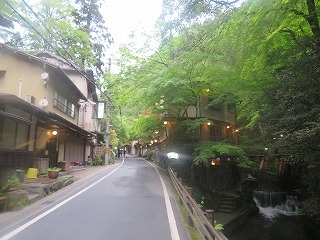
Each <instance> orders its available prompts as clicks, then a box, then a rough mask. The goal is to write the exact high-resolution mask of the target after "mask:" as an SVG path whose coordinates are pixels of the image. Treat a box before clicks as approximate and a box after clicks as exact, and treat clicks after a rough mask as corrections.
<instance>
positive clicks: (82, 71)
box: [4, 0, 112, 102]
mask: <svg viewBox="0 0 320 240" xmlns="http://www.w3.org/2000/svg"><path fill="white" fill-rule="evenodd" d="M22 1H23V3H24V4H25V5H26V6H27V7H28V9H29V10H30V11H31V12H32V13H33V15H34V16H35V17H36V18H37V19H38V20H39V22H40V23H41V25H42V26H43V27H44V28H45V30H46V31H47V32H48V33H49V34H50V35H52V36H54V37H55V35H54V34H53V33H52V32H51V31H50V30H49V29H48V28H47V27H46V26H45V24H44V23H43V22H42V21H41V20H40V19H39V17H38V16H37V14H36V13H35V12H34V11H33V10H32V8H31V7H30V6H29V5H28V4H27V3H26V2H25V1H24V0H22ZM4 2H5V3H6V4H7V5H8V6H9V7H10V8H11V9H12V10H13V11H14V12H15V13H16V14H17V15H18V16H19V17H20V18H21V19H22V20H23V21H24V22H25V23H26V24H27V25H28V26H29V27H30V28H31V29H32V30H33V31H35V32H36V33H37V34H38V35H39V36H40V37H41V38H42V39H43V40H44V41H45V42H46V43H47V44H48V45H49V46H50V47H51V48H52V49H53V50H54V51H55V52H56V53H57V54H58V56H60V57H62V58H63V59H64V60H65V61H66V62H67V63H69V64H70V65H71V66H72V67H73V68H74V69H75V70H76V71H77V72H78V73H80V74H81V75H82V76H83V77H85V78H86V79H87V80H88V81H89V82H91V83H92V84H93V85H94V86H95V87H97V88H98V90H99V91H100V92H101V93H102V94H103V95H104V96H105V97H107V98H108V99H109V101H110V102H112V99H111V98H110V97H109V96H108V95H107V94H105V92H104V91H102V89H101V88H100V86H99V85H97V84H96V83H95V81H94V79H91V78H90V76H89V75H87V74H86V71H85V69H83V68H82V67H81V66H77V65H75V64H74V63H73V62H71V61H69V60H68V59H67V58H65V57H64V56H63V55H62V54H60V52H59V51H58V50H57V49H56V48H55V47H54V46H53V45H52V44H51V43H50V42H49V41H48V40H47V39H46V38H45V37H44V36H42V34H41V33H40V32H39V31H38V30H37V29H36V28H35V27H33V26H32V25H31V23H29V21H28V20H27V19H25V18H24V17H23V16H22V15H21V14H20V13H19V12H18V11H17V10H16V9H15V8H14V7H13V6H12V5H11V4H10V3H9V2H8V1H7V0H4ZM55 38H56V37H55ZM59 45H60V47H61V48H62V49H63V50H64V51H65V53H66V54H67V55H68V56H69V57H70V58H71V59H72V60H73V61H74V62H76V61H75V60H74V59H73V57H72V56H71V55H70V53H69V52H68V51H67V50H66V49H65V47H64V46H62V45H61V44H59ZM79 69H80V70H81V71H80V70H79Z"/></svg>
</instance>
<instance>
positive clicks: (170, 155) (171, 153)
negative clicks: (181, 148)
mask: <svg viewBox="0 0 320 240" xmlns="http://www.w3.org/2000/svg"><path fill="white" fill-rule="evenodd" d="M167 157H168V158H169V159H172V158H173V159H179V153H176V152H169V153H168V154H167Z"/></svg>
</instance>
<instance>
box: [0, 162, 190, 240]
mask: <svg viewBox="0 0 320 240" xmlns="http://www.w3.org/2000/svg"><path fill="white" fill-rule="evenodd" d="M160 172H161V170H160ZM161 175H163V176H162V177H161ZM161 175H160V174H159V172H158V171H157V170H156V169H155V168H154V167H153V166H152V165H150V164H149V163H148V162H147V161H145V160H143V159H141V158H138V157H130V156H129V157H126V159H125V160H124V161H122V162H121V161H118V162H117V163H116V165H115V166H114V167H112V168H108V169H106V170H105V171H104V172H103V173H102V174H101V173H100V174H99V176H100V177H99V178H95V179H93V180H92V182H90V183H86V184H83V186H82V187H81V188H77V191H75V192H72V189H73V188H72V186H73V185H74V184H76V183H77V182H76V183H74V184H72V185H70V186H68V188H69V189H70V193H72V195H70V194H69V195H68V194H65V195H67V196H65V197H64V198H61V196H60V199H59V200H57V201H54V200H51V201H50V202H49V203H48V204H49V206H46V208H43V209H42V210H41V211H40V210H38V211H37V214H33V215H32V216H26V217H25V219H24V220H23V221H22V220H21V221H20V222H19V223H17V224H16V226H14V228H12V229H10V231H7V232H6V233H5V234H3V233H2V235H0V240H5V239H13V240H14V239H17V240H18V239H19V240H36V239H37V240H38V239H39V240H73V239H75V240H157V239H158V240H188V239H189V238H188V235H187V233H186V230H185V228H184V226H183V224H182V220H181V216H180V214H179V211H178V209H177V204H176V202H175V193H174V192H173V191H172V186H171V184H170V181H169V179H168V176H166V174H163V173H162V174H161ZM164 184H165V185H164ZM75 186H76V185H75ZM75 186H74V187H75ZM166 186H167V187H166ZM59 191H63V190H59ZM59 191H58V192H59ZM42 207H43V204H42ZM0 234H1V233H0Z"/></svg>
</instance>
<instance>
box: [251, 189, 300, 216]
mask: <svg viewBox="0 0 320 240" xmlns="http://www.w3.org/2000/svg"><path fill="white" fill-rule="evenodd" d="M253 200H254V202H255V203H256V205H257V207H258V208H259V210H260V213H262V214H263V215H264V216H265V217H266V218H269V219H272V218H274V217H276V216H277V215H279V214H283V215H287V216H292V215H298V197H297V196H293V195H290V194H288V193H286V192H271V191H254V192H253Z"/></svg>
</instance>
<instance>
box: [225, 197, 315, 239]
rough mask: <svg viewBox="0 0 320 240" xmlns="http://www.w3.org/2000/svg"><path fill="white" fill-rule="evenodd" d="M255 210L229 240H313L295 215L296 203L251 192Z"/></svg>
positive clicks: (294, 198)
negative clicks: (256, 210) (257, 211)
mask: <svg viewBox="0 0 320 240" xmlns="http://www.w3.org/2000/svg"><path fill="white" fill-rule="evenodd" d="M253 199H254V201H255V203H256V205H257V207H258V208H259V210H260V211H259V213H257V214H254V215H253V216H252V217H250V219H248V221H247V222H246V223H245V224H244V225H243V226H242V227H241V228H240V229H239V230H237V231H236V232H234V233H232V234H231V235H229V236H227V237H228V239H229V240H317V238H315V237H314V235H313V234H312V233H311V232H310V231H309V230H308V229H307V228H308V226H307V224H306V223H305V222H304V221H303V219H302V217H300V216H299V215H298V199H297V197H296V196H294V195H290V194H288V193H283V192H265V191H255V192H254V193H253Z"/></svg>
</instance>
